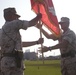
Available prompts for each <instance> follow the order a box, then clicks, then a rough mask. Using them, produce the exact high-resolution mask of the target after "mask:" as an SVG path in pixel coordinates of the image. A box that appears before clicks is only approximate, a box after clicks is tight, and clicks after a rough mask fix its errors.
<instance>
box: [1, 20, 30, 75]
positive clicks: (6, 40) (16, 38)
mask: <svg viewBox="0 0 76 75" xmlns="http://www.w3.org/2000/svg"><path fill="white" fill-rule="evenodd" d="M28 26H29V22H28V21H21V20H14V21H11V22H6V23H5V24H4V26H3V27H2V36H1V39H2V40H1V51H2V54H3V53H12V52H13V50H15V49H16V50H22V46H21V45H22V44H21V36H20V33H19V29H25V30H26V29H27V27H28ZM23 69H24V68H23V61H22V65H21V68H18V67H17V66H16V62H15V58H14V57H8V56H4V57H2V59H1V70H2V72H3V74H4V75H23Z"/></svg>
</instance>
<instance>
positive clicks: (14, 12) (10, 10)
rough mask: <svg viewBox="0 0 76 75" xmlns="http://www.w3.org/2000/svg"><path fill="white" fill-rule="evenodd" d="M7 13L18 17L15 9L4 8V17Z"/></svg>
mask: <svg viewBox="0 0 76 75" xmlns="http://www.w3.org/2000/svg"><path fill="white" fill-rule="evenodd" d="M9 13H12V14H15V15H16V16H17V17H18V18H19V17H20V15H18V14H17V12H16V10H15V8H10V7H9V8H6V9H4V15H7V14H9Z"/></svg>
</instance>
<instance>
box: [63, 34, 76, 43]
mask: <svg viewBox="0 0 76 75" xmlns="http://www.w3.org/2000/svg"><path fill="white" fill-rule="evenodd" d="M74 37H75V36H74V33H69V34H67V35H65V36H64V37H63V39H65V40H67V41H68V42H69V43H72V41H73V38H74Z"/></svg>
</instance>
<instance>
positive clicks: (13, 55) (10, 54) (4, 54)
mask: <svg viewBox="0 0 76 75" xmlns="http://www.w3.org/2000/svg"><path fill="white" fill-rule="evenodd" d="M6 56H7V57H15V54H14V53H3V57H6Z"/></svg>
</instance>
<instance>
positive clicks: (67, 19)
mask: <svg viewBox="0 0 76 75" xmlns="http://www.w3.org/2000/svg"><path fill="white" fill-rule="evenodd" d="M64 22H70V19H69V18H68V17H62V18H61V21H60V22H59V24H61V23H64Z"/></svg>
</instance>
